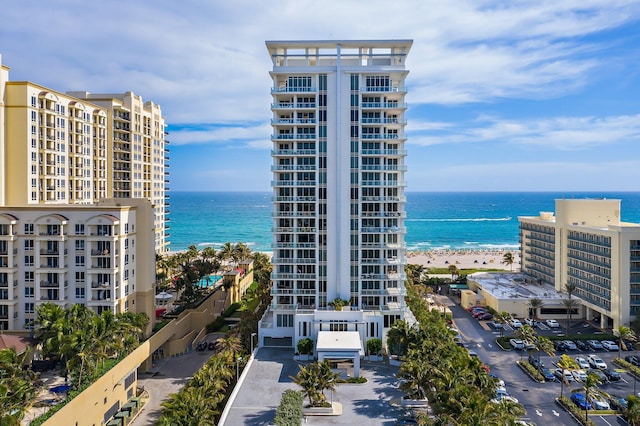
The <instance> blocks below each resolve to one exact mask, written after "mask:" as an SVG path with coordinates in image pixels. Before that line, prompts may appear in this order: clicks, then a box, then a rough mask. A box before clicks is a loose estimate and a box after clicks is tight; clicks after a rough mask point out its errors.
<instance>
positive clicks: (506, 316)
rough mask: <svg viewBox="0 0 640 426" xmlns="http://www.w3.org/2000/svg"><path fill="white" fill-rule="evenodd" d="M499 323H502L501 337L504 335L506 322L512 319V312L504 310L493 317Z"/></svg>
mask: <svg viewBox="0 0 640 426" xmlns="http://www.w3.org/2000/svg"><path fill="white" fill-rule="evenodd" d="M493 318H494V319H495V320H496V321H497V322H498V324H501V325H502V326H501V327H500V337H504V324H506V323H508V322H509V320H511V314H510V313H509V312H507V311H502V312H500V313H498V314H496V315H494V317H493Z"/></svg>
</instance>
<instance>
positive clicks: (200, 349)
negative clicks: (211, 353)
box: [196, 340, 208, 351]
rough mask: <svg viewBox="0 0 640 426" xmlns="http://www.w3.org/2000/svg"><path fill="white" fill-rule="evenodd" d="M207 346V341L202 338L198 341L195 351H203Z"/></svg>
mask: <svg viewBox="0 0 640 426" xmlns="http://www.w3.org/2000/svg"><path fill="white" fill-rule="evenodd" d="M207 347H208V343H207V342H206V341H205V340H203V341H202V342H200V343H198V346H196V351H204V350H205V349H207Z"/></svg>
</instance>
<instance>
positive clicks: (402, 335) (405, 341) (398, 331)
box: [387, 320, 412, 356]
mask: <svg viewBox="0 0 640 426" xmlns="http://www.w3.org/2000/svg"><path fill="white" fill-rule="evenodd" d="M411 334H412V333H411V327H410V326H409V324H408V323H407V322H406V321H404V320H398V321H396V322H394V323H393V325H392V326H391V328H390V329H389V331H388V333H387V345H388V346H389V352H390V353H393V354H396V355H399V356H403V355H406V353H407V350H408V348H409V343H410V342H411Z"/></svg>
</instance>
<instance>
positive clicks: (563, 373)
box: [553, 368, 573, 383]
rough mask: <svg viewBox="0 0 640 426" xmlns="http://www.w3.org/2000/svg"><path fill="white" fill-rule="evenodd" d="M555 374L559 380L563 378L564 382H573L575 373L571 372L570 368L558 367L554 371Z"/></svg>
mask: <svg viewBox="0 0 640 426" xmlns="http://www.w3.org/2000/svg"><path fill="white" fill-rule="evenodd" d="M553 374H554V375H555V376H556V379H558V380H562V381H563V382H567V383H571V382H573V374H571V371H569V370H562V368H556V369H555V370H554V371H553ZM563 378H564V380H563Z"/></svg>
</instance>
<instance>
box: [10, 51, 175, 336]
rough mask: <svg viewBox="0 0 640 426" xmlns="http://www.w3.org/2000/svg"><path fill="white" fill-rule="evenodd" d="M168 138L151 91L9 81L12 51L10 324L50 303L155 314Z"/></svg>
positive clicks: (20, 327)
mask: <svg viewBox="0 0 640 426" xmlns="http://www.w3.org/2000/svg"><path fill="white" fill-rule="evenodd" d="M0 59H1V58H0ZM167 144H168V142H167V141H166V139H165V122H164V118H163V117H162V113H161V110H160V107H159V106H158V105H156V104H153V103H152V102H143V101H142V99H141V97H140V96H137V95H134V94H133V93H131V92H126V93H124V94H118V95H92V94H89V93H87V92H74V93H61V92H57V91H55V90H52V89H49V88H47V87H43V86H41V85H39V84H37V83H33V82H29V81H15V82H14V81H9V68H8V67H7V66H5V65H2V63H1V61H0V213H1V219H0V228H1V229H0V328H1V329H2V330H13V331H26V328H25V324H28V323H29V322H30V320H31V319H33V314H34V312H35V309H37V306H38V305H39V304H41V303H44V302H52V303H56V304H58V305H61V306H63V307H69V306H71V305H73V304H75V303H82V304H85V305H86V306H89V307H91V308H92V309H93V310H94V311H96V312H98V313H99V312H101V311H103V310H104V309H110V310H112V311H113V312H124V311H127V310H131V311H135V312H146V313H147V314H148V315H149V316H150V317H151V318H152V319H153V317H154V315H153V308H154V307H153V283H154V280H155V276H154V274H155V265H154V259H155V257H154V256H155V253H164V252H165V251H166V250H167V249H168V241H167V239H166V229H165V226H166V225H165V223H166V222H167V218H166V216H165V215H166V213H167V212H166V209H167V206H168V202H167V200H168V189H167V188H166V187H165V186H166V184H167V182H168V176H167V175H168V172H167V171H168V158H167V155H168V154H167V152H168V151H167Z"/></svg>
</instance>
